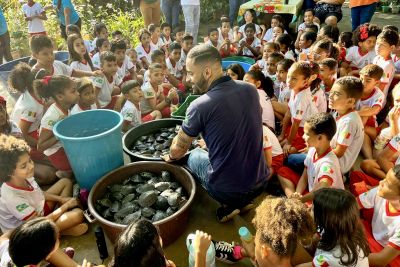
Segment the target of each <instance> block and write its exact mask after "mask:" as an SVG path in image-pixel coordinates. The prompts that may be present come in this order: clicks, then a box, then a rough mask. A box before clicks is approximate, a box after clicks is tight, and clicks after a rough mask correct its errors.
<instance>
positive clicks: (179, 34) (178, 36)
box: [172, 25, 193, 44]
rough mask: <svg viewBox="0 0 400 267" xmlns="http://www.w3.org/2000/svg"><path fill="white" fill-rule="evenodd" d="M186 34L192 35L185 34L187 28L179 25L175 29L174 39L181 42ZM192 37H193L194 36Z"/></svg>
mask: <svg viewBox="0 0 400 267" xmlns="http://www.w3.org/2000/svg"><path fill="white" fill-rule="evenodd" d="M185 35H190V34H185V28H184V27H182V26H181V25H179V26H177V27H175V29H174V31H173V38H172V40H173V41H175V42H178V43H180V44H181V43H182V41H183V37H184V36H185ZM190 36H191V35H190ZM192 39H193V36H192Z"/></svg>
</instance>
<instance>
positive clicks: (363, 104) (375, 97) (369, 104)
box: [356, 64, 385, 159]
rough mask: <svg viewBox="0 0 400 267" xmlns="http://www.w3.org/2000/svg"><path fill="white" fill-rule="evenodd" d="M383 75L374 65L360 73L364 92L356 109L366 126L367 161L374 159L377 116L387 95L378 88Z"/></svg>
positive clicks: (366, 67) (365, 155) (365, 147)
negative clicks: (373, 149)
mask: <svg viewBox="0 0 400 267" xmlns="http://www.w3.org/2000/svg"><path fill="white" fill-rule="evenodd" d="M382 75H383V70H382V68H380V67H379V66H378V65H374V64H369V65H367V66H365V67H364V68H362V69H361V71H360V78H361V81H362V82H363V85H364V90H363V94H362V96H361V99H360V100H359V101H358V103H357V106H356V109H357V110H358V114H359V115H360V116H361V119H362V121H363V124H364V143H363V146H362V149H361V151H362V152H363V155H364V157H365V158H366V159H372V147H373V143H374V140H375V138H376V136H377V134H378V133H377V127H378V123H377V121H376V115H377V114H378V113H379V112H380V111H381V109H382V108H383V103H384V102H385V95H384V94H383V92H382V91H381V90H379V88H377V86H378V84H379V80H380V79H381V77H382Z"/></svg>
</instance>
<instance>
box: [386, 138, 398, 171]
mask: <svg viewBox="0 0 400 267" xmlns="http://www.w3.org/2000/svg"><path fill="white" fill-rule="evenodd" d="M388 147H389V148H390V150H392V151H393V152H395V153H398V152H400V135H396V136H394V137H393V138H392V139H390V142H389V143H388ZM397 164H400V155H399V157H397V159H396V162H395V165H397Z"/></svg>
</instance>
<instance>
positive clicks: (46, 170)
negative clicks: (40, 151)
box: [35, 162, 58, 186]
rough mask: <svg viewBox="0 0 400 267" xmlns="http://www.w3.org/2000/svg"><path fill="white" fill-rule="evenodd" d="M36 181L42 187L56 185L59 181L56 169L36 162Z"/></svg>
mask: <svg viewBox="0 0 400 267" xmlns="http://www.w3.org/2000/svg"><path fill="white" fill-rule="evenodd" d="M35 180H36V182H37V183H38V184H39V185H41V186H43V185H52V184H54V183H55V182H57V181H58V177H57V176H56V169H54V167H53V166H50V165H47V164H43V163H40V162H35Z"/></svg>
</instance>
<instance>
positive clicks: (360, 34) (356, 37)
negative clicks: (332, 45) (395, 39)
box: [353, 23, 382, 45]
mask: <svg viewBox="0 0 400 267" xmlns="http://www.w3.org/2000/svg"><path fill="white" fill-rule="evenodd" d="M381 31H382V30H381V28H379V26H378V25H375V24H370V23H364V24H362V25H360V26H358V27H357V29H356V30H355V31H354V33H353V44H354V45H358V43H359V42H364V41H365V40H367V39H368V38H369V37H372V36H375V37H378V35H379V34H380V33H381Z"/></svg>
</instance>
